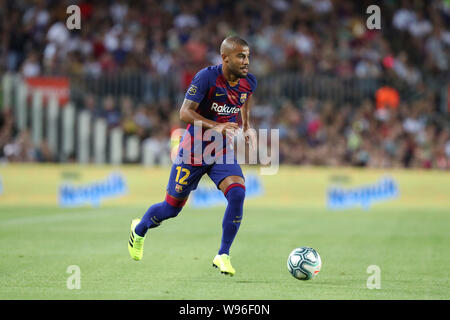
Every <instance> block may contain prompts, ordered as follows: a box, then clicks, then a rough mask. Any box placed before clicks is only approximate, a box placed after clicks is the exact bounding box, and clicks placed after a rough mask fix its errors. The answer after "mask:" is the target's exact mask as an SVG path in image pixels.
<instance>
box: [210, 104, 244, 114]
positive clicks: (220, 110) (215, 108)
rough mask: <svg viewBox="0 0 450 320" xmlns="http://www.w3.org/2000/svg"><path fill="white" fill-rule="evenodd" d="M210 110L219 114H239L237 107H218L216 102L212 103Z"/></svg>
mask: <svg viewBox="0 0 450 320" xmlns="http://www.w3.org/2000/svg"><path fill="white" fill-rule="evenodd" d="M211 110H213V111H215V112H217V113H220V114H234V113H238V112H239V108H238V107H233V106H227V105H226V104H224V105H220V104H218V103H217V102H213V104H212V105H211Z"/></svg>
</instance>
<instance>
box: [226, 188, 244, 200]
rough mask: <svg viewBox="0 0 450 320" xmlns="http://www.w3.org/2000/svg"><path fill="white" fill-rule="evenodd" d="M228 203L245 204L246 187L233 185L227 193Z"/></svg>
mask: <svg viewBox="0 0 450 320" xmlns="http://www.w3.org/2000/svg"><path fill="white" fill-rule="evenodd" d="M225 197H226V198H227V200H228V202H233V203H236V204H243V203H244V199H245V186H244V185H242V184H240V183H234V184H231V185H230V187H229V188H227V190H226V192H225Z"/></svg>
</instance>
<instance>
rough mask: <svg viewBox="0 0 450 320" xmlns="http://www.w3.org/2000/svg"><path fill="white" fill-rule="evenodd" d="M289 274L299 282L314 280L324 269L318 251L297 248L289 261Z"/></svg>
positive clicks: (290, 255) (308, 248)
mask: <svg viewBox="0 0 450 320" xmlns="http://www.w3.org/2000/svg"><path fill="white" fill-rule="evenodd" d="M287 267H288V270H289V272H290V273H291V274H292V275H293V276H294V277H295V278H297V279H299V280H310V279H313V278H314V277H315V276H317V274H318V273H319V271H320V268H321V267H322V260H320V256H319V254H318V253H317V251H316V250H314V249H313V248H310V247H301V248H295V249H294V250H292V252H291V253H290V254H289V257H288V259H287Z"/></svg>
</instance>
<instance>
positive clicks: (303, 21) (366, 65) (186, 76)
mask: <svg viewBox="0 0 450 320" xmlns="http://www.w3.org/2000/svg"><path fill="white" fill-rule="evenodd" d="M371 2H373V1H333V0H314V1H313V0H265V1H260V0H246V1H223V0H198V1H197V0H196V1H175V0H168V1H156V0H148V1H135V2H133V4H131V2H127V1H121V0H117V1H115V0H113V1H105V0H103V1H95V2H90V1H70V3H69V1H45V0H39V1H33V2H30V1H5V5H4V6H3V7H2V8H1V9H0V17H1V19H2V24H1V29H0V36H1V42H0V45H1V47H0V62H1V64H0V68H1V69H2V70H3V71H13V72H20V73H21V74H22V75H23V76H25V77H27V76H36V75H43V74H82V75H92V76H100V75H103V74H106V73H108V74H119V73H126V72H145V73H148V74H153V75H167V74H170V75H173V77H176V78H178V79H181V80H182V81H183V83H182V84H181V88H183V89H184V88H186V86H187V84H188V83H189V82H190V79H191V78H192V76H193V75H194V74H195V72H197V71H198V70H199V69H200V68H202V67H204V66H206V65H211V64H217V63H220V56H219V55H218V50H217V48H218V46H219V44H220V42H221V41H222V40H223V38H225V37H226V36H227V35H230V34H239V35H240V36H242V37H243V38H245V39H247V40H248V42H249V43H250V46H251V67H250V69H251V70H250V71H251V72H252V73H254V74H255V75H256V76H257V77H268V76H270V75H271V74H274V73H283V72H286V71H296V72H298V73H301V74H303V75H313V74H314V75H321V74H323V75H330V76H336V77H338V78H337V79H345V78H351V77H358V78H384V77H390V78H393V79H396V80H397V81H401V82H403V83H405V84H406V85H408V86H410V87H411V88H416V87H423V86H424V82H425V81H426V80H427V79H433V78H434V77H436V78H437V77H441V76H442V75H444V76H445V75H448V70H449V56H450V54H449V50H450V31H449V28H448V26H449V24H450V2H449V1H446V0H434V1H384V2H383V6H382V12H381V27H382V30H368V29H367V28H366V24H365V19H366V18H367V17H368V14H367V13H366V8H367V7H368V6H369V5H371V4H372V3H371ZM74 3H75V4H77V5H78V6H79V7H80V9H81V29H80V30H68V29H67V28H66V25H65V21H66V19H67V17H68V14H67V12H66V8H67V6H68V5H71V4H74ZM447 80H448V78H447ZM431 91H432V90H430V91H427V94H426V95H425V96H423V97H421V98H420V99H417V100H408V99H403V97H402V99H400V103H399V104H398V105H395V106H389V105H388V106H384V107H382V108H379V107H378V106H377V105H376V102H375V98H373V99H370V98H369V99H366V100H364V101H362V103H361V104H358V105H355V104H352V103H344V104H342V105H337V103H336V102H335V101H332V100H328V99H327V100H324V99H321V98H320V97H304V98H303V99H302V100H301V101H292V100H290V99H288V97H287V99H286V100H285V101H284V102H283V103H282V107H281V108H273V107H272V106H271V105H268V104H267V102H266V101H259V100H258V98H257V94H256V95H255V97H254V107H253V119H254V121H253V122H254V125H255V127H257V128H278V129H280V157H281V161H282V163H287V164H305V165H309V164H316V165H355V166H371V167H422V168H431V167H432V168H442V169H444V168H450V133H449V130H450V129H449V127H448V123H446V122H440V121H436V113H439V112H441V111H442V110H440V109H439V107H438V97H437V94H436V92H431ZM178 107H179V106H178V105H176V103H174V101H170V100H163V101H154V102H143V101H136V100H134V99H133V98H132V97H127V96H124V97H113V96H101V97H100V96H95V95H94V94H90V93H86V95H85V97H84V98H83V103H82V105H81V108H84V109H88V110H91V113H92V115H93V116H94V117H102V118H105V119H106V120H107V122H108V127H110V128H112V127H115V126H121V127H122V128H123V129H124V131H125V133H126V134H137V135H139V136H140V137H141V139H142V140H143V141H144V140H151V141H157V143H159V144H160V146H161V147H167V148H168V146H169V144H170V141H169V137H170V132H171V129H173V128H175V127H183V124H181V123H180V122H179V120H178V115H177V112H178ZM169 115H170V116H169ZM437 117H439V115H438V116H437ZM14 130H15V129H14V125H13V120H12V114H9V113H5V112H3V114H2V119H1V122H0V148H1V151H0V154H1V153H2V154H3V156H4V157H7V158H8V159H9V160H10V161H52V160H55V159H56V156H55V155H51V153H50V152H49V150H48V147H47V146H46V145H45V143H44V144H43V145H42V146H41V147H40V148H34V147H33V146H32V144H31V142H30V135H29V132H27V131H24V132H15V131H14Z"/></svg>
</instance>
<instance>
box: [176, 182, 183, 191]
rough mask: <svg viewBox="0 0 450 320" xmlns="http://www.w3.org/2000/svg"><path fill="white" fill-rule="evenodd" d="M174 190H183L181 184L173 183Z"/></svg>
mask: <svg viewBox="0 0 450 320" xmlns="http://www.w3.org/2000/svg"><path fill="white" fill-rule="evenodd" d="M175 191H176V192H182V191H183V186H180V185H179V184H177V185H175Z"/></svg>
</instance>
